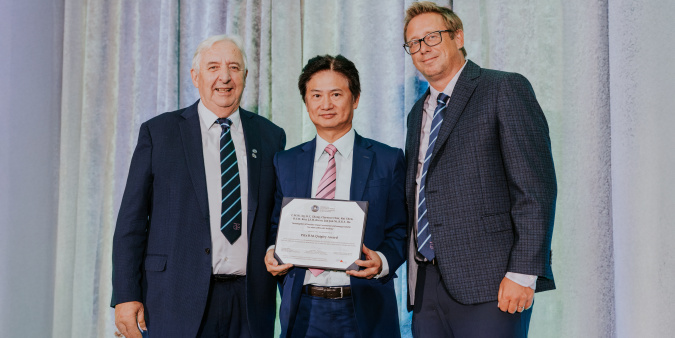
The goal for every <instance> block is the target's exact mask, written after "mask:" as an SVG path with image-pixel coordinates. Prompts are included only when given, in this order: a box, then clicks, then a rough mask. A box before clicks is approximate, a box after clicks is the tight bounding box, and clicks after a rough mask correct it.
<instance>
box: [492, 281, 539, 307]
mask: <svg viewBox="0 0 675 338" xmlns="http://www.w3.org/2000/svg"><path fill="white" fill-rule="evenodd" d="M497 301H498V302H499V303H498V304H499V305H498V306H499V309H500V310H502V311H504V312H508V313H515V312H516V311H518V312H523V311H524V310H527V309H529V308H530V307H531V306H532V302H533V301H534V290H532V288H529V287H526V286H522V285H520V284H518V283H516V282H514V281H512V280H510V279H508V278H506V277H504V279H502V282H501V284H499V295H498V296H497Z"/></svg>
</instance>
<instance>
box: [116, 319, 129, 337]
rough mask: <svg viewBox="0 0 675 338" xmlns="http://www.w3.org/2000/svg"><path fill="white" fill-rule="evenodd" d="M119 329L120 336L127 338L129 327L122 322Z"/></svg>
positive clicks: (118, 325) (118, 324)
mask: <svg viewBox="0 0 675 338" xmlns="http://www.w3.org/2000/svg"><path fill="white" fill-rule="evenodd" d="M117 329H118V330H120V334H121V335H122V336H125V337H126V335H127V326H126V325H125V324H124V323H123V322H121V321H120V322H118V323H117Z"/></svg>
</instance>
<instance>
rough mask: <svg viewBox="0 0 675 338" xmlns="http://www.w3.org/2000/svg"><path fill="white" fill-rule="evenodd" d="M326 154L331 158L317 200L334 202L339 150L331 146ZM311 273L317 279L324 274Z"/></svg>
mask: <svg viewBox="0 0 675 338" xmlns="http://www.w3.org/2000/svg"><path fill="white" fill-rule="evenodd" d="M325 150H326V152H327V153H328V155H329V156H330V157H329V158H328V167H327V168H326V172H324V173H323V177H321V181H319V187H318V188H316V195H315V197H316V198H321V199H326V200H332V199H334V198H335V182H336V179H337V168H336V167H335V152H337V148H335V146H334V145H332V144H329V145H327V146H326V149H325ZM309 271H310V272H311V273H312V275H314V276H315V277H316V276H318V275H319V274H320V273H322V272H323V270H322V269H309Z"/></svg>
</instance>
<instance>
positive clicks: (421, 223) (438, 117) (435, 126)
mask: <svg viewBox="0 0 675 338" xmlns="http://www.w3.org/2000/svg"><path fill="white" fill-rule="evenodd" d="M448 99H450V96H448V95H445V94H444V93H440V94H438V99H437V100H436V101H437V103H438V105H437V106H436V110H434V118H433V120H432V121H431V131H430V132H429V146H428V147H427V153H426V156H425V157H424V165H423V166H422V177H421V178H420V192H419V199H418V201H419V202H418V204H417V250H418V251H419V252H420V253H421V254H422V256H424V257H425V258H426V259H427V260H429V261H431V260H433V259H434V257H436V254H435V253H434V242H433V240H432V239H431V230H430V229H429V219H428V218H427V201H426V198H425V191H424V188H425V187H426V179H427V170H429V162H430V160H431V154H432V153H433V152H434V145H435V144H436V139H437V138H438V130H439V129H441V124H442V123H443V114H444V112H445V107H446V106H447V104H448Z"/></svg>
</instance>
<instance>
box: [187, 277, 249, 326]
mask: <svg viewBox="0 0 675 338" xmlns="http://www.w3.org/2000/svg"><path fill="white" fill-rule="evenodd" d="M250 336H251V333H250V332H249V330H248V319H247V315H246V277H240V278H237V279H234V280H229V281H218V282H216V281H213V280H212V281H211V285H210V287H209V298H208V300H207V301H206V311H204V316H203V317H202V323H201V324H200V325H199V331H198V332H197V337H204V338H207V337H208V338H211V337H219V338H224V337H231V338H238V337H250Z"/></svg>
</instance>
